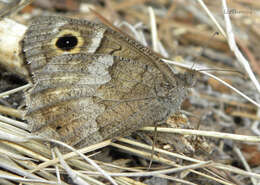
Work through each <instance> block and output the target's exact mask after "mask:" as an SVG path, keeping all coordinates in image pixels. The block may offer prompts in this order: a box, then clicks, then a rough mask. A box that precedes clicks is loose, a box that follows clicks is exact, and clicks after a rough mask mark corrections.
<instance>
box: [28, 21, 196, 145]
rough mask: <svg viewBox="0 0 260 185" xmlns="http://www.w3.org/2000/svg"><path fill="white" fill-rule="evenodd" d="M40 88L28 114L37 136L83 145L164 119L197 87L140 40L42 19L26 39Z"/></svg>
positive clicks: (80, 24) (33, 91)
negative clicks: (177, 73)
mask: <svg viewBox="0 0 260 185" xmlns="http://www.w3.org/2000/svg"><path fill="white" fill-rule="evenodd" d="M23 51H24V55H25V60H26V62H27V63H28V64H29V71H30V73H31V74H32V82H33V87H32V89H30V90H29V91H28V93H27V94H26V104H27V107H28V109H27V110H28V111H27V114H26V118H27V120H28V122H29V126H30V130H31V131H32V132H33V133H34V134H37V135H41V136H44V137H48V138H53V139H58V140H61V141H63V142H65V143H67V144H70V145H72V146H76V147H80V146H83V145H90V144H94V143H97V142H101V141H103V140H105V139H109V138H113V137H116V136H125V135H129V134H131V133H132V132H134V131H136V130H137V129H139V128H141V127H143V126H147V125H153V124H154V123H155V122H160V121H163V120H165V119H167V117H168V116H169V115H171V114H173V113H175V112H177V111H178V110H179V107H180V105H181V103H182V101H183V99H184V98H185V96H186V92H187V87H189V86H190V85H191V83H190V82H189V80H187V78H186V77H189V76H190V74H188V76H187V75H176V74H174V73H173V72H172V70H171V68H170V67H169V66H168V65H167V64H165V63H163V62H162V61H161V60H160V58H159V56H158V55H157V54H155V53H154V52H152V51H151V50H150V49H148V48H147V47H144V46H143V45H141V44H140V43H139V42H137V41H135V40H134V39H132V38H130V37H128V36H127V35H125V34H122V33H120V32H118V31H115V30H113V29H111V28H109V27H108V26H106V25H104V24H101V23H94V22H89V21H86V20H77V19H71V18H65V17H55V16H48V17H39V18H36V19H34V20H33V21H32V23H31V25H30V27H29V29H28V30H27V33H26V35H25V38H24V40H23Z"/></svg>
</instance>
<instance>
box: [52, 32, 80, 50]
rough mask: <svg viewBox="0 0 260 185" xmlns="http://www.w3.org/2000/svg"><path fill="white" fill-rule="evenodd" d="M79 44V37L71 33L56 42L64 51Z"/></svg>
mask: <svg viewBox="0 0 260 185" xmlns="http://www.w3.org/2000/svg"><path fill="white" fill-rule="evenodd" d="M77 44H78V39H77V37H75V36H74V35H71V34H67V35H63V36H62V37H60V38H59V39H58V40H57V42H56V46H57V47H58V48H60V49H61V50H64V51H69V50H71V49H73V48H75V46H77Z"/></svg>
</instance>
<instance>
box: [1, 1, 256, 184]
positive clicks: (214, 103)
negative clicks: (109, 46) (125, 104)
mask: <svg viewBox="0 0 260 185" xmlns="http://www.w3.org/2000/svg"><path fill="white" fill-rule="evenodd" d="M66 2H67V3H70V1H69V0H67V1H66ZM75 2H78V1H75ZM75 2H74V3H75ZM98 2H99V1H95V3H93V4H91V7H92V8H94V9H95V10H96V11H98V12H102V15H103V16H104V17H106V18H108V19H109V20H110V21H111V22H115V21H117V22H120V21H121V22H123V23H122V24H121V28H122V29H124V30H125V31H127V32H128V33H129V34H132V35H133V36H134V37H135V38H137V39H138V40H140V41H141V42H142V43H144V44H146V43H148V45H149V46H151V47H152V48H153V49H154V50H155V51H157V52H159V53H161V54H162V56H169V57H168V58H169V59H167V60H166V59H165V60H164V61H165V62H170V63H172V62H174V61H175V62H174V64H175V68H176V70H178V71H179V72H187V71H188V72H189V71H190V70H193V71H197V76H196V78H197V84H196V86H195V87H194V88H193V89H192V90H191V92H190V95H189V96H188V98H187V100H186V101H185V102H184V103H183V111H182V112H183V114H182V115H178V116H176V117H173V118H171V119H169V120H168V122H167V123H168V125H167V127H166V128H161V127H158V128H157V131H158V138H157V140H158V141H157V144H156V146H155V147H154V148H153V147H152V146H151V145H148V144H145V143H143V142H141V141H139V140H134V139H133V138H131V139H126V138H115V140H113V141H111V140H108V141H104V142H102V143H99V144H96V145H92V146H89V147H85V148H81V149H79V150H75V149H73V148H71V147H70V146H66V145H65V144H64V143H61V142H59V141H54V140H48V139H43V138H39V137H34V136H32V135H31V134H30V133H29V132H28V131H27V124H26V121H22V120H21V118H22V116H23V114H24V110H25V108H24V103H23V100H22V98H21V97H22V96H23V95H22V93H21V92H22V91H23V90H25V89H27V88H29V87H30V86H31V85H30V84H25V83H26V82H25V81H23V83H20V84H19V83H16V82H14V81H11V82H10V81H7V80H6V79H5V77H6V76H7V77H9V76H11V75H12V73H15V72H16V71H17V68H16V69H15V70H13V71H12V68H11V67H10V68H9V70H11V72H4V70H3V69H2V68H1V72H2V71H3V72H2V74H1V76H0V80H1V81H0V85H1V90H2V92H1V93H0V103H1V105H0V114H1V115H0V138H1V140H0V168H1V169H0V184H17V183H21V184H57V183H61V184H71V183H72V181H73V182H74V183H76V184H99V185H101V184H120V185H121V184H122V185H127V184H140V185H141V184H159V183H161V184H162V183H168V184H170V183H172V182H175V183H176V184H178V183H179V184H253V185H257V184H259V182H260V174H259V166H260V163H259V158H260V157H259V156H260V149H259V148H260V147H259V143H260V131H259V128H258V124H259V120H260V111H259V107H260V105H259V102H260V97H259V92H260V88H259V82H258V80H257V79H258V77H257V76H259V75H260V68H259V60H260V53H259V50H260V45H259V44H258V43H259V40H260V27H259V26H260V17H259V15H258V14H256V12H257V11H258V12H259V11H260V4H259V3H258V2H257V1H245V0H232V1H228V2H226V1H225V0H222V2H220V1H209V0H208V1H206V0H205V1H204V2H203V1H202V0H198V1H188V0H186V1H176V2H175V3H172V2H171V1H168V0H159V1H156V2H155V1H149V0H144V1H138V0H131V1H116V0H111V1H106V3H105V4H104V5H103V4H102V3H98ZM78 3H79V2H78ZM204 3H205V4H204ZM78 5H79V6H78V11H76V12H70V7H69V6H68V5H67V7H66V6H65V7H63V9H65V10H66V11H68V13H67V14H69V16H73V17H79V18H85V17H88V16H89V15H88V13H86V12H85V11H87V9H86V7H88V6H89V4H87V3H86V1H83V0H82V1H81V3H79V4H78ZM52 6H53V7H55V6H58V5H55V4H53V5H52ZM148 7H149V8H148ZM227 7H230V8H232V9H233V10H234V11H229V12H226V13H225V14H223V12H225V11H227V10H228V9H227ZM48 11H52V10H51V9H50V8H47V9H45V8H44V5H42V4H41V2H38V3H36V4H34V5H31V6H29V7H27V8H26V9H24V10H23V11H22V12H21V13H20V14H18V15H14V16H13V17H12V18H13V19H15V20H17V21H20V22H26V21H27V20H26V19H27V18H28V17H31V15H32V14H42V13H44V12H48ZM149 26H150V27H149ZM131 30H132V31H131ZM216 31H218V32H220V35H218V36H214V37H212V35H213V33H214V32H216ZM0 48H1V44H0ZM1 62H5V61H1ZM7 63H10V61H8V62H7ZM177 66H179V67H177ZM21 67H23V66H21ZM184 68H188V69H184ZM201 69H213V70H212V71H215V72H214V74H217V76H218V77H216V76H214V77H213V78H215V79H216V80H212V79H210V78H211V77H212V73H209V72H205V71H203V70H201ZM214 69H216V70H214ZM217 69H229V70H227V71H225V70H223V71H222V72H219V71H218V70H217ZM231 69H232V70H231ZM234 71H242V72H243V74H244V75H241V74H240V73H238V72H234ZM4 74H6V76H4ZM17 75H19V73H17ZM255 75H256V76H255ZM12 78H14V79H20V78H23V77H17V76H15V77H12ZM217 80H218V81H217ZM7 82H10V84H7ZM23 84H24V85H23ZM5 87H6V88H5ZM7 89H8V90H7ZM10 89H12V90H10ZM169 125H171V126H169ZM169 127H171V128H169ZM141 131H142V133H143V134H144V133H146V134H147V135H148V136H147V138H149V135H151V137H152V136H153V134H151V133H152V132H153V131H154V128H150V127H149V128H148V127H147V128H143V129H141ZM46 142H47V143H50V142H51V143H56V144H59V145H63V146H64V147H67V148H69V149H70V151H71V152H70V153H66V154H61V153H60V152H59V151H58V149H57V148H54V149H52V150H51V149H49V148H48V147H46ZM149 142H150V144H152V141H151V140H149V139H146V143H149ZM108 148H109V149H112V152H110V153H109V154H107V153H106V151H105V149H108ZM153 152H154V155H153V165H152V166H151V169H149V170H148V169H147V167H148V165H149V160H150V158H151V155H152V153H153ZM111 156H112V157H111ZM133 156H135V157H133ZM100 159H105V160H100ZM68 177H70V178H68ZM141 177H142V178H141Z"/></svg>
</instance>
